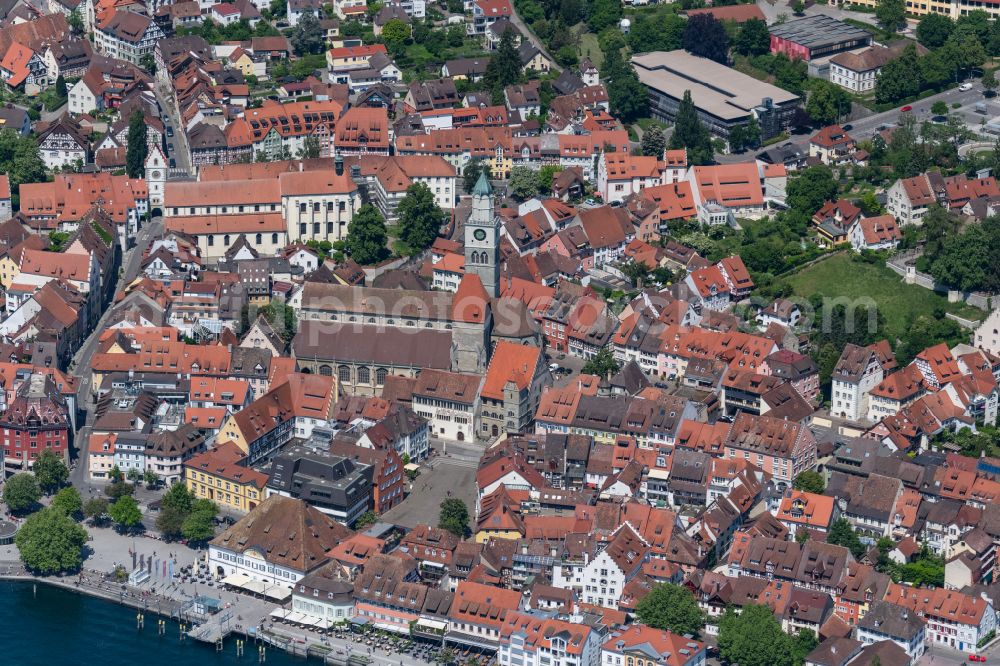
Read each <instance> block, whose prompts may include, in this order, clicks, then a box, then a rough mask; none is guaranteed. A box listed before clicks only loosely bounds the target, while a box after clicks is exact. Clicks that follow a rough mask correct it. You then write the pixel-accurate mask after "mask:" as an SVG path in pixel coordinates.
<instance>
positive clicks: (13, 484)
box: [3, 472, 42, 513]
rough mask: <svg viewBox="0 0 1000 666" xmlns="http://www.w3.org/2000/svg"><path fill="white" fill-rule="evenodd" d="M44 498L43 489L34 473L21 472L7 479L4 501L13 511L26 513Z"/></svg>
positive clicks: (4, 488)
mask: <svg viewBox="0 0 1000 666" xmlns="http://www.w3.org/2000/svg"><path fill="white" fill-rule="evenodd" d="M41 498H42V489H41V488H40V487H39V485H38V480H37V479H36V478H35V477H34V475H32V474H29V473H27V472H20V473H18V474H15V475H14V476H12V477H10V478H9V479H7V482H6V484H5V485H4V487H3V501H4V504H6V505H7V508H8V509H10V510H11V511H12V512H13V513H24V512H26V511H28V510H29V509H31V508H32V507H34V506H35V504H36V503H37V502H38V500H40V499H41Z"/></svg>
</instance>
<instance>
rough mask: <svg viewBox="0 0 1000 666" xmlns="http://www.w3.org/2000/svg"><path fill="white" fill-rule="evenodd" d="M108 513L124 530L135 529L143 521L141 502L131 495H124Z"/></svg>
mask: <svg viewBox="0 0 1000 666" xmlns="http://www.w3.org/2000/svg"><path fill="white" fill-rule="evenodd" d="M108 515H110V516H111V520H113V521H115V524H116V525H118V527H119V528H121V529H122V530H123V531H126V532H127V531H129V530H133V529H135V528H136V527H137V526H138V525H139V524H140V523H141V522H142V512H141V511H140V510H139V503H138V502H136V501H135V498H134V497H132V496H131V495H122V496H121V497H119V498H118V499H117V500H115V503H114V504H112V505H111V508H110V509H108Z"/></svg>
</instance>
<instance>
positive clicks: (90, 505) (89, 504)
mask: <svg viewBox="0 0 1000 666" xmlns="http://www.w3.org/2000/svg"><path fill="white" fill-rule="evenodd" d="M107 513H108V500H106V499H104V498H103V497H91V498H90V499H88V500H87V501H86V502H84V503H83V515H84V516H85V517H86V518H89V519H90V520H95V521H99V520H101V519H103V517H104V516H105V515H106V514H107Z"/></svg>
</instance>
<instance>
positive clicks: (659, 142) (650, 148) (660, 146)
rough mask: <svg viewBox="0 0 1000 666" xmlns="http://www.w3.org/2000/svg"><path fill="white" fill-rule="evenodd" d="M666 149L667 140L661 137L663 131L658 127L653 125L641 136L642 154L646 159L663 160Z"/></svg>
mask: <svg viewBox="0 0 1000 666" xmlns="http://www.w3.org/2000/svg"><path fill="white" fill-rule="evenodd" d="M666 148H667V139H666V138H665V137H664V136H663V130H662V129H660V126H659V125H653V126H652V127H650V128H649V129H648V130H646V131H645V132H644V133H643V135H642V154H643V155H646V156H647V157H658V158H660V159H662V158H663V151H664V150H666Z"/></svg>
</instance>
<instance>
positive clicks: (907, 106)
mask: <svg viewBox="0 0 1000 666" xmlns="http://www.w3.org/2000/svg"><path fill="white" fill-rule="evenodd" d="M907 111H913V107H912V106H910V105H909V104H907V105H906V106H904V107H903V108H902V109H900V110H899V112H900V113H906V112H907Z"/></svg>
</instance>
